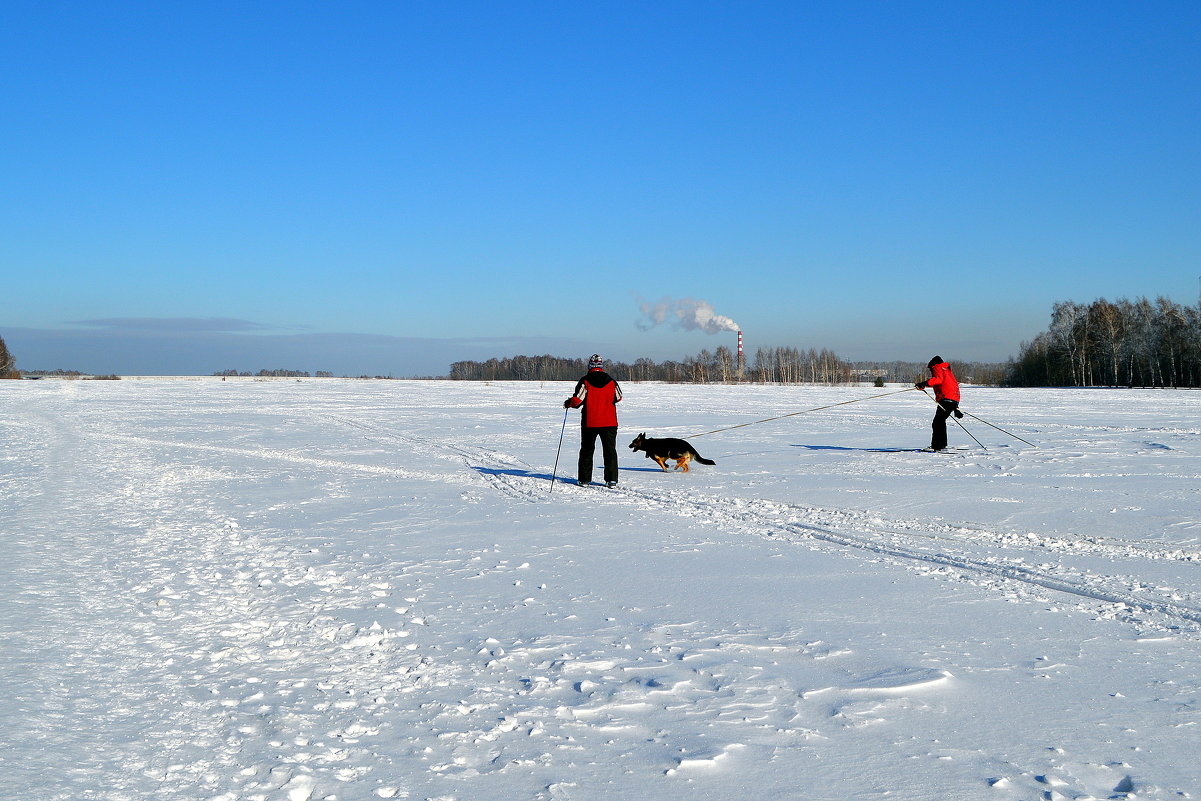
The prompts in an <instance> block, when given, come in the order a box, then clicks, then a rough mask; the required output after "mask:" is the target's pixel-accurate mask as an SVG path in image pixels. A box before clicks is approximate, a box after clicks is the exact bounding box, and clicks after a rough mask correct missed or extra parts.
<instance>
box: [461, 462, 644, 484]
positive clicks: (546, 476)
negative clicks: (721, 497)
mask: <svg viewBox="0 0 1201 801" xmlns="http://www.w3.org/2000/svg"><path fill="white" fill-rule="evenodd" d="M471 469H472V470H474V471H475V472H477V473H481V474H483V475H488V476H516V477H517V478H536V479H540V480H542V481H550V480H551V474H550V473H537V472H534V471H532V470H520V469H518V468H513V467H510V468H499V467H480V466H479V465H472V466H471ZM620 469H621V472H623V473H661V472H663V471H662V470H660V469H659V468H657V467H622V468H620ZM554 478H555V480H556V481H565V482H569V483H571V484H574V483H575V482H576V480H575V478H574V477H573V476H570V475H564V474H560V475H558V476H555V477H554Z"/></svg>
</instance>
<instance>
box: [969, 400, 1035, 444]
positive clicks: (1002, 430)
mask: <svg viewBox="0 0 1201 801" xmlns="http://www.w3.org/2000/svg"><path fill="white" fill-rule="evenodd" d="M960 411H963V410H962V409H960ZM963 413H964V414H966V415H967V416H968V417H970V418H972V419H973V420H979V421H980V422H981V423H984V425H986V426H992V427H993V428H995V429H996V430H998V431H1000V432H1001V433H1002V434H1008V435H1009V436H1011V437H1013V438H1014V439H1016V440H1018V441H1019V442H1025V443H1026V444H1027V445H1029V446H1030V447H1031V448H1037V447H1038V446H1037V445H1035V444H1034V443H1033V442H1031V441H1029V440H1025V439H1022V438H1021V437H1019V436H1018V435H1017V434H1014V433H1013V432H1012V431H1006V430H1005V429H1003V428H1001V427H1000V426H994V425H993V424H992V423H990V422H988V421H987V420H985V419H984V418H982V417H977V416H976V415H974V414H972V413H971V412H963Z"/></svg>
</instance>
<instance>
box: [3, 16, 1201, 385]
mask: <svg viewBox="0 0 1201 801" xmlns="http://www.w3.org/2000/svg"><path fill="white" fill-rule="evenodd" d="M1198 53H1201V3H1197V2H1195V1H1194V0H1188V2H1172V1H1171V0H1165V1H1163V2H1150V3H1129V2H1121V3H1118V2H994V3H982V2H854V1H853V0H852V1H850V2H832V1H831V2H788V3H777V2H759V3H746V2H739V3H734V2H728V3H727V2H721V3H718V2H688V3H683V2H680V3H665V2H638V3H633V2H631V3H624V2H613V3H589V4H583V3H560V2H545V3H541V2H540V3H529V2H513V3H495V2H445V3H405V2H387V3H385V2H345V3H329V2H296V1H294V0H291V1H289V2H255V1H254V0H240V2H238V3H223V2H205V3H193V2H181V3H158V2H142V3H134V2H121V1H120V0H116V1H114V2H105V3H82V2H44V1H42V2H32V1H31V0H8V2H6V3H5V4H4V5H3V7H2V9H0V109H3V113H2V114H0V135H2V137H3V138H2V141H3V143H4V146H3V148H2V150H0V174H2V175H3V182H4V191H3V192H0V272H2V273H3V280H4V288H5V296H6V302H5V303H4V304H3V306H2V307H0V336H3V337H4V338H5V340H6V341H7V342H8V345H9V348H10V349H11V350H12V351H13V353H14V354H15V356H16V357H17V363H18V367H22V368H25V369H39V368H41V369H54V368H58V367H62V368H73V369H82V370H86V371H92V372H118V373H127V374H136V373H183V374H187V373H209V372H212V371H214V370H220V369H226V368H237V369H242V370H258V369H260V368H264V367H267V368H275V367H286V368H294V369H305V370H310V371H315V370H330V371H333V372H335V373H338V374H343V373H346V374H362V373H368V374H392V375H397V376H404V375H437V374H443V373H445V371H446V369H447V367H448V365H449V363H450V362H451V361H454V360H457V359H460V358H486V357H488V356H491V355H496V356H503V355H512V354H514V353H547V352H549V353H554V354H558V355H578V356H586V355H587V354H588V353H591V352H592V351H601V352H602V353H604V354H605V355H607V356H609V357H610V358H613V359H626V360H633V359H635V358H637V357H639V356H649V357H651V358H654V359H667V358H672V359H678V358H681V357H683V356H685V355H689V354H695V353H697V352H699V351H700V350H701V349H702V348H709V349H713V348H715V347H717V346H718V345H722V344H725V345H728V346H731V347H732V346H733V344H734V342H733V338H732V336H730V335H729V334H723V333H719V334H706V333H704V332H702V331H699V330H684V329H679V328H677V327H673V326H671V325H666V324H665V325H659V326H647V325H645V322H646V321H645V320H644V319H643V318H642V315H641V313H640V311H639V305H640V303H643V302H650V303H656V302H659V301H661V300H663V299H664V298H672V299H684V298H690V299H695V300H704V301H706V302H707V303H709V304H711V305H712V307H713V308H714V310H715V311H716V313H718V314H721V315H725V316H728V317H730V318H733V319H734V320H735V321H737V323H738V324H739V325H740V326H741V327H742V329H743V330H744V332H745V336H746V342H747V347H748V349H749V350H750V351H751V353H752V354H753V352H754V349H755V348H757V347H760V346H776V345H796V346H799V347H803V348H808V347H817V348H822V347H826V348H830V349H832V350H834V351H835V352H837V353H838V354H839V355H842V356H844V357H845V358H851V359H888V360H891V359H909V360H914V361H919V360H922V361H924V360H925V359H927V358H928V357H929V356H930V355H932V354H933V353H935V352H937V353H939V354H941V355H942V356H944V357H945V358H949V359H952V358H958V359H981V360H1003V359H1005V358H1006V357H1008V356H1010V355H1016V353H1017V351H1018V347H1019V345H1020V343H1021V342H1022V341H1023V340H1027V339H1030V338H1031V337H1033V336H1034V335H1035V334H1037V333H1038V332H1039V331H1041V330H1042V329H1043V328H1045V326H1046V323H1047V321H1048V319H1049V314H1050V308H1051V304H1052V303H1054V302H1055V301H1059V300H1076V301H1080V302H1087V301H1091V300H1093V299H1095V298H1098V297H1109V298H1117V297H1131V298H1133V297H1138V296H1142V295H1146V296H1149V297H1155V296H1158V295H1165V296H1168V297H1171V298H1173V299H1174V300H1177V301H1178V302H1183V303H1195V302H1197V299H1198V278H1199V276H1201V145H1199V143H1201V57H1198ZM640 323H641V324H640ZM281 360H288V361H286V362H283V361H281Z"/></svg>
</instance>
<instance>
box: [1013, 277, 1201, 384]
mask: <svg viewBox="0 0 1201 801" xmlns="http://www.w3.org/2000/svg"><path fill="white" fill-rule="evenodd" d="M1004 384H1005V385H1006V386H1015V387H1047V386H1068V387H1089V386H1123V387H1201V307H1194V306H1181V305H1180V304H1178V303H1174V302H1172V301H1170V300H1168V299H1167V298H1162V297H1161V298H1157V299H1156V300H1155V301H1154V302H1152V301H1149V300H1147V299H1146V298H1139V299H1138V300H1135V301H1130V300H1126V299H1122V300H1119V301H1116V302H1114V303H1110V302H1109V301H1107V300H1105V299H1104V298H1102V299H1100V300H1096V301H1093V302H1092V303H1090V304H1088V305H1084V304H1081V303H1072V302H1070V301H1068V302H1064V303H1057V304H1055V306H1054V307H1053V309H1052V312H1051V327H1050V328H1049V329H1048V330H1047V331H1045V332H1043V333H1041V334H1039V335H1038V336H1037V337H1035V338H1034V341H1032V342H1026V343H1023V344H1022V347H1021V351H1020V355H1019V356H1018V357H1017V358H1016V359H1013V360H1011V361H1010V362H1009V364H1008V365H1007V366H1006V370H1005V378H1004Z"/></svg>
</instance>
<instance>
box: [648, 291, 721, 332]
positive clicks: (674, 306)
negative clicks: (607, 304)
mask: <svg viewBox="0 0 1201 801" xmlns="http://www.w3.org/2000/svg"><path fill="white" fill-rule="evenodd" d="M638 308H639V309H641V310H642V319H641V320H639V321H638V330H639V331H649V330H651V329H652V328H654V327H655V326H659V325H664V324H668V325H670V326H671V327H672V328H675V329H682V330H684V331H704V332H705V333H706V334H717V333H720V332H722V331H737V330H738V323H736V322H734V321H733V320H731V319H730V318H729V317H726V316H725V315H721V314H717V313H716V312H715V311H713V306H711V305H710V304H709V303H708V302H706V301H703V300H693V299H692V298H681V299H679V300H672V299H671V298H663V299H662V300H660V301H659V302H658V303H651V302H649V301H645V300H641V299H640V302H639V304H638Z"/></svg>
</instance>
